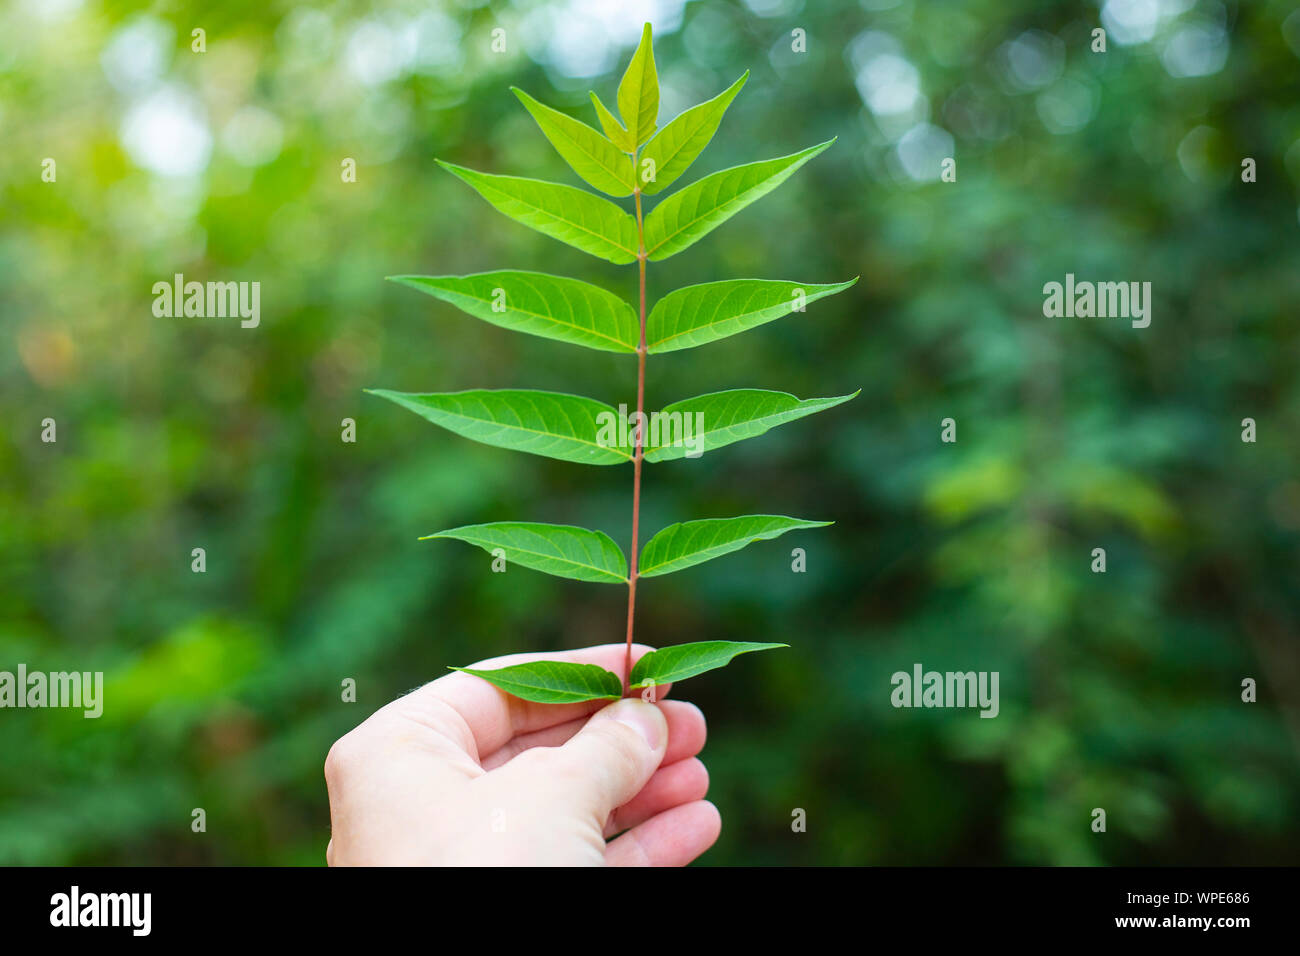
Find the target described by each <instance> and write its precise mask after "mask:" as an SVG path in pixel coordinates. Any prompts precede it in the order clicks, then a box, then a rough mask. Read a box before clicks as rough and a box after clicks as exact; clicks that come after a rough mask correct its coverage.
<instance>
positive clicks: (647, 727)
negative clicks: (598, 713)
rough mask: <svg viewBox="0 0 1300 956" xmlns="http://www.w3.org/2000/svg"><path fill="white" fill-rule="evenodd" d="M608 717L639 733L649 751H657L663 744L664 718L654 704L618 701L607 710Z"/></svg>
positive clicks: (639, 701) (629, 700)
mask: <svg viewBox="0 0 1300 956" xmlns="http://www.w3.org/2000/svg"><path fill="white" fill-rule="evenodd" d="M609 717H610V719H612V720H617V721H618V722H619V723H620V724H626V725H627V726H629V727H631V728H632V729H633V730H635V731H636V732H637V733H639V734H640V735H641V737H642V739H644V740H645V742H646V746H648V747H649V748H650V749H651V750H658V749H659V745H660V744H661V743H662V742H663V727H664V718H663V715H662V714H661V713H660V712H659V709H658V708H657V707H655V705H654V704H647V703H646V702H645V701H641V700H632V699H628V700H620V701H619V702H618V703H616V704H613V705H612V706H611V707H610V708H609Z"/></svg>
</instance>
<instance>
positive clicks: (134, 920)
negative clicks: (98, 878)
mask: <svg viewBox="0 0 1300 956" xmlns="http://www.w3.org/2000/svg"><path fill="white" fill-rule="evenodd" d="M152 912H153V894H152V893H83V892H82V891H81V887H79V886H73V887H72V889H71V890H69V891H68V892H67V893H55V894H54V895H53V896H51V897H50V925H51V926H58V927H69V928H72V927H78V926H91V927H113V926H119V927H126V928H129V929H130V930H131V935H132V936H148V935H149V932H150V930H151V929H152V928H153V918H152Z"/></svg>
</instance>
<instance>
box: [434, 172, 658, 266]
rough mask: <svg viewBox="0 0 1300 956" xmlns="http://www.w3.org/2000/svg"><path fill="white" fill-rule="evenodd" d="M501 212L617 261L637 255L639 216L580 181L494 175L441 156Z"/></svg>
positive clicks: (600, 256)
mask: <svg viewBox="0 0 1300 956" xmlns="http://www.w3.org/2000/svg"><path fill="white" fill-rule="evenodd" d="M438 165H440V166H442V167H443V168H444V169H446V170H447V171H448V172H450V173H452V174H454V175H456V176H458V177H460V178H461V179H463V180H464V181H465V182H467V183H469V184H470V185H471V186H473V187H474V189H475V190H477V191H478V194H479V195H480V196H482V197H483V198H484V199H486V200H487V201H488V202H490V203H491V204H492V205H493V206H495V207H496V208H497V209H498V210H499V211H500V212H502V213H504V214H505V215H507V216H509V217H510V218H511V219H513V220H515V221H516V222H520V223H523V224H524V225H525V226H528V227H529V228H530V229H536V230H537V231H538V232H540V233H543V234H545V235H548V236H550V237H551V238H552V239H558V240H560V242H564V243H568V244H569V245H571V246H574V247H575V248H578V249H581V250H582V251H583V252H588V253H591V255H593V256H596V257H598V258H601V259H605V260H607V261H609V262H613V263H615V264H616V265H626V264H627V263H629V262H635V261H636V252H637V238H636V221H635V220H634V219H633V218H632V216H631V215H629V214H628V213H626V212H624V211H623V210H622V209H620V208H619V207H618V206H616V205H615V204H614V203H612V202H610V201H609V200H608V199H603V198H601V197H600V196H593V195H592V194H591V193H589V192H586V191H585V190H582V189H578V188H577V187H576V186H563V185H561V184H559V183H548V182H543V181H542V180H540V179H525V178H523V177H520V176H495V175H493V174H491V173H480V172H478V171H477V170H473V169H466V168H465V167H464V166H457V165H455V164H454V163H447V162H443V161H442V160H438Z"/></svg>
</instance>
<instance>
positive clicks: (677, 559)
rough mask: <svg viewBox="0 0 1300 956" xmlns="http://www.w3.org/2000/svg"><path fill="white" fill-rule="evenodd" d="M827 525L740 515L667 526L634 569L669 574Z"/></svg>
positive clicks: (641, 572)
mask: <svg viewBox="0 0 1300 956" xmlns="http://www.w3.org/2000/svg"><path fill="white" fill-rule="evenodd" d="M830 523H831V522H829V521H804V520H801V519H799V518H787V517H785V516H784V515H742V516H741V517H739V518H705V519H703V520H700V521H683V522H681V523H680V524H670V525H669V526H668V527H666V528H664V529H663V530H662V531H660V532H659V533H658V534H656V535H655V536H654V537H653V538H651V539H650V540H649V541H647V542H646V545H645V548H643V549H642V551H641V561H640V564H639V566H638V569H637V574H638V575H639V576H640V577H643V578H648V577H654V576H656V575H660V574H672V573H673V572H674V571H680V570H682V569H683V568H689V567H692V566H694V565H696V564H703V563H704V562H705V561H711V560H713V559H714V558H719V557H722V555H724V554H730V553H731V552H732V551H739V550H740V549H741V548H743V547H745V546H746V545H747V544H752V543H753V542H755V541H764V540H766V539H768V538H776V537H779V536H781V535H783V534H785V533H786V532H787V531H794V530H796V529H798V528H821V527H825V526H826V525H828V524H830Z"/></svg>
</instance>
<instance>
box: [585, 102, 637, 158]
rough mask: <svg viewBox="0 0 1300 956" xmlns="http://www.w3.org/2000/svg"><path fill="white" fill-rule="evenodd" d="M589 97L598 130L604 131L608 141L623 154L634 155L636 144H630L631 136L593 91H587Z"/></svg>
mask: <svg viewBox="0 0 1300 956" xmlns="http://www.w3.org/2000/svg"><path fill="white" fill-rule="evenodd" d="M587 95H588V96H590V97H591V102H592V105H593V106H595V107H596V116H597V117H598V118H599V119H600V128H601V129H603V130H604V131H605V135H606V136H608V137H609V141H610V142H611V143H613V144H614V145H615V146H617V147H618V148H619V149H621V150H622V151H623V152H625V153H635V152H636V143H634V142H632V134H631V133H629V132H628V131H627V130H625V129H624V128H623V124H622V123H620V122H619V121H618V118H617V117H616V116H614V114H613V113H611V112H610V111H609V110H608V109H607V108H606V107H605V104H604V103H602V102H601V101H600V97H599V96H597V95H596V94H595V92H594V91H588V94H587Z"/></svg>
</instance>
